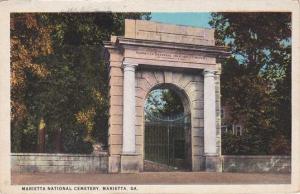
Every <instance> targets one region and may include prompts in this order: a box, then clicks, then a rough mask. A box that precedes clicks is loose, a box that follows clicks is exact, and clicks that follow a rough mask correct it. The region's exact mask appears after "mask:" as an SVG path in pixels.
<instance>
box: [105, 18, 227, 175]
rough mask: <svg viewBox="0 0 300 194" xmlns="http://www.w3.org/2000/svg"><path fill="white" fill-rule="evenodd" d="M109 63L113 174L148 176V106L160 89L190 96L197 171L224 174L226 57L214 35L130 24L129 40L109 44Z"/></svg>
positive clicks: (127, 26) (209, 31) (199, 30)
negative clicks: (170, 87) (223, 65)
mask: <svg viewBox="0 0 300 194" xmlns="http://www.w3.org/2000/svg"><path fill="white" fill-rule="evenodd" d="M105 47H106V51H107V52H106V58H107V61H108V62H109V67H110V71H109V76H110V80H109V85H110V99H109V102H110V109H109V115H110V117H109V131H108V151H109V172H111V173H116V172H121V173H131V172H139V171H143V162H144V156H145V152H144V144H145V142H144V128H145V123H144V103H145V100H146V98H147V94H148V93H149V92H150V91H151V90H152V89H153V88H155V87H158V86H159V85H162V84H165V85H173V86H175V87H176V88H177V89H178V91H179V93H181V94H186V102H183V103H188V104H189V108H190V114H191V130H190V140H191V153H190V155H191V157H190V164H191V169H192V170H193V171H201V170H203V171H221V161H220V155H221V149H220V146H221V141H220V140H221V131H220V128H221V126H220V125H221V118H220V73H221V65H220V64H218V63H217V59H218V58H220V57H226V56H228V55H229V52H227V51H226V49H225V48H224V47H218V46H215V40H214V30H213V29H202V28H194V27H187V26H176V25H168V24H161V23H156V22H151V21H144V20H125V35H124V36H117V37H116V36H112V37H111V41H110V42H105Z"/></svg>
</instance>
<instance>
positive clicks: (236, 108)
mask: <svg viewBox="0 0 300 194" xmlns="http://www.w3.org/2000/svg"><path fill="white" fill-rule="evenodd" d="M210 25H211V26H212V27H213V28H215V29H216V31H215V32H216V39H217V41H216V43H217V44H218V45H225V46H228V47H229V48H230V49H231V52H232V53H233V57H232V58H229V59H227V60H225V61H223V64H224V65H223V72H222V76H221V94H222V103H223V104H226V105H229V106H231V107H232V116H233V119H232V122H235V120H237V119H241V118H242V119H243V122H244V124H245V126H246V129H247V133H246V134H245V137H227V136H226V135H225V136H223V138H222V142H223V145H222V148H223V153H225V154H231V153H234V154H239V153H240V154H245V150H247V152H248V153H249V154H251V153H252V154H288V153H289V152H290V134H291V98H290V97H291V95H290V92H291V79H290V70H291V14H290V13H212V20H211V21H210ZM245 138H248V140H246V139H245ZM230 145H234V147H235V148H234V149H228V147H230ZM257 149H259V150H257Z"/></svg>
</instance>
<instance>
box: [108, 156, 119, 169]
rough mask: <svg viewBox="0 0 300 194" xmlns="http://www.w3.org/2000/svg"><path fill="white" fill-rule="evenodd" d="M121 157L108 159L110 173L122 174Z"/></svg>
mask: <svg viewBox="0 0 300 194" xmlns="http://www.w3.org/2000/svg"><path fill="white" fill-rule="evenodd" d="M120 160H121V159H120V155H113V156H109V157H108V172H109V173H118V172H120Z"/></svg>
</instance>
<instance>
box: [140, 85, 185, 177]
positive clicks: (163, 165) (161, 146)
mask: <svg viewBox="0 0 300 194" xmlns="http://www.w3.org/2000/svg"><path fill="white" fill-rule="evenodd" d="M163 92H165V94H167V96H169V98H173V99H176V100H175V101H179V102H173V105H174V106H176V105H177V108H175V109H173V111H171V110H170V112H171V113H170V112H165V110H164V109H165V108H166V107H165V106H164V105H163V104H164V103H172V100H171V101H170V99H168V97H167V98H166V99H163ZM148 95H149V97H147V98H146V99H147V100H146V102H145V103H146V104H145V107H144V110H145V111H144V166H143V167H144V169H143V170H144V171H174V170H180V171H186V170H190V169H191V111H190V103H189V100H188V96H187V95H186V93H185V92H184V91H183V90H181V89H180V88H178V87H177V86H176V85H175V84H164V83H163V84H157V85H156V86H154V88H153V90H152V91H151V92H150V93H149V94H148ZM153 95H154V96H153ZM153 98H156V99H155V100H156V102H153V103H151V102H152V101H151V100H150V101H148V99H153ZM157 103H158V104H157ZM174 103H175V104H174ZM169 106H170V105H169ZM169 109H170V107H169ZM158 110H164V111H163V113H161V112H160V111H158ZM167 110H168V109H167Z"/></svg>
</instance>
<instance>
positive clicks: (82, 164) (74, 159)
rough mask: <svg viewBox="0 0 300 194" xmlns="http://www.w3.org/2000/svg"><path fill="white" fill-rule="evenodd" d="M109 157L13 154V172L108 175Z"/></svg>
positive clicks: (105, 155) (103, 154) (102, 155)
mask: <svg viewBox="0 0 300 194" xmlns="http://www.w3.org/2000/svg"><path fill="white" fill-rule="evenodd" d="M107 168H108V157H107V154H106V153H102V154H100V155H99V156H96V155H87V154H42V153H13V154H11V169H12V172H17V173H26V172H46V173H55V172H56V173H107Z"/></svg>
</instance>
